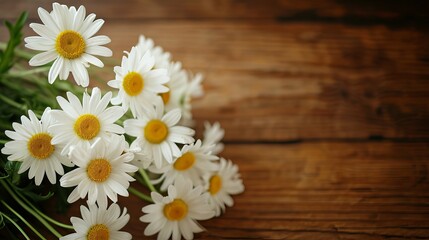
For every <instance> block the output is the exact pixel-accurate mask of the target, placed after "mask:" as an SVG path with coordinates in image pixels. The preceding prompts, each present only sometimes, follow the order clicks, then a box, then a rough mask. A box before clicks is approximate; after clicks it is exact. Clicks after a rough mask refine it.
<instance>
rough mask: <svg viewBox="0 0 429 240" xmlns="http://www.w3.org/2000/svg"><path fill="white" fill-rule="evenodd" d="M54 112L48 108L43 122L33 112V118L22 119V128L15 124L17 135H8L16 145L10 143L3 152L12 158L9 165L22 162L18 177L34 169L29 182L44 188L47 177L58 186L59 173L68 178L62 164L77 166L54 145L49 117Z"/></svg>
mask: <svg viewBox="0 0 429 240" xmlns="http://www.w3.org/2000/svg"><path fill="white" fill-rule="evenodd" d="M50 111H51V109H50V108H46V109H45V111H44V112H43V114H42V117H41V121H39V119H37V117H36V115H35V114H34V113H33V111H31V110H29V111H28V115H29V117H30V118H28V117H26V116H22V117H21V122H22V124H20V123H15V122H14V123H13V124H12V127H13V129H14V131H6V132H5V134H6V136H8V137H9V138H11V139H13V141H10V142H7V143H6V144H5V146H4V147H3V148H2V149H1V152H2V153H3V154H5V155H10V156H9V157H8V158H7V159H8V160H9V161H19V162H22V164H21V166H20V168H19V170H18V174H21V173H23V172H25V171H27V170H28V169H30V171H28V178H29V179H32V178H34V179H35V183H36V185H40V183H41V182H42V180H43V177H44V176H45V173H46V176H47V177H48V179H49V182H51V183H52V184H54V183H56V173H58V174H59V175H63V174H64V169H63V166H62V164H63V165H66V166H69V167H71V166H73V164H72V163H71V162H70V160H68V159H67V158H66V157H63V156H61V154H60V152H61V149H62V147H61V145H58V144H52V143H51V139H52V136H53V135H52V132H51V131H49V130H48V127H49V126H50V125H51V124H52V123H53V119H52V118H51V117H50V115H49V112H50Z"/></svg>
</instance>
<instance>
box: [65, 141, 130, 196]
mask: <svg viewBox="0 0 429 240" xmlns="http://www.w3.org/2000/svg"><path fill="white" fill-rule="evenodd" d="M125 149H126V141H125V138H124V136H123V135H122V136H118V135H115V134H112V135H111V136H110V138H109V139H108V141H106V142H103V141H100V140H97V141H95V142H94V144H92V145H91V146H89V143H88V144H86V145H83V146H82V147H80V148H74V150H73V151H72V152H71V154H70V156H71V159H72V161H73V163H74V164H76V166H77V168H76V169H74V170H73V171H71V172H68V173H66V174H65V175H64V176H63V177H61V179H60V183H61V186H62V187H73V186H77V187H76V188H75V189H74V190H73V191H72V192H71V193H70V195H69V197H68V199H67V201H68V202H69V203H72V202H75V201H77V200H78V199H79V198H84V197H85V196H86V195H87V194H88V202H89V203H90V204H93V203H95V202H98V203H100V204H107V197H109V198H110V200H112V201H113V202H116V201H117V200H118V197H117V195H118V194H119V195H121V196H125V197H127V196H128V191H127V189H128V187H129V186H130V183H129V182H131V181H134V178H132V177H131V176H130V175H129V173H133V172H136V171H137V170H138V168H137V167H136V166H134V165H132V164H130V163H129V162H130V161H131V160H133V154H132V153H130V152H127V153H124V154H123V152H124V151H125Z"/></svg>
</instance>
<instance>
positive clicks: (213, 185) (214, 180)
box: [209, 175, 222, 195]
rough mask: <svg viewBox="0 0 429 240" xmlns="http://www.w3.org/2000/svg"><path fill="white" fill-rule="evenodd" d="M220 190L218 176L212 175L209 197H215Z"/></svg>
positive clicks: (220, 184) (220, 182)
mask: <svg viewBox="0 0 429 240" xmlns="http://www.w3.org/2000/svg"><path fill="white" fill-rule="evenodd" d="M221 188H222V178H220V177H219V175H214V176H213V177H211V178H210V187H209V192H210V194H211V195H215V194H216V193H218V192H219V190H220V189H221Z"/></svg>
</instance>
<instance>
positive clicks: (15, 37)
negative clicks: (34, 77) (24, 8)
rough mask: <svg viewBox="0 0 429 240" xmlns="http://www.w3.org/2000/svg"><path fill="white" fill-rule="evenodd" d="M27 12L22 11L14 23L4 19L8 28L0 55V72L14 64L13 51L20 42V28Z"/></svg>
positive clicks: (5, 70)
mask: <svg viewBox="0 0 429 240" xmlns="http://www.w3.org/2000/svg"><path fill="white" fill-rule="evenodd" d="M27 16H28V14H27V12H23V13H22V14H21V15H20V16H19V18H18V20H17V21H16V23H15V25H13V24H12V23H10V22H9V21H5V22H4V24H5V25H6V27H7V28H8V30H9V35H10V36H9V41H8V43H7V47H6V50H5V51H4V53H3V54H1V55H0V74H2V73H5V72H7V71H8V70H9V69H10V68H11V67H12V66H13V64H14V51H15V48H16V47H17V46H18V45H19V44H20V43H21V38H22V33H21V31H22V28H23V27H24V24H25V21H26V20H27Z"/></svg>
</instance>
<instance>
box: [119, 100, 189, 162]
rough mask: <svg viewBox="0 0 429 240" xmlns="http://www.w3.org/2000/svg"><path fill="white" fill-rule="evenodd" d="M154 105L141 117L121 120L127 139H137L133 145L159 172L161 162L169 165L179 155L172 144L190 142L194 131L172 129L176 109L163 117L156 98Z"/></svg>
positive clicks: (175, 121)
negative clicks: (147, 155) (147, 157)
mask: <svg viewBox="0 0 429 240" xmlns="http://www.w3.org/2000/svg"><path fill="white" fill-rule="evenodd" d="M155 104H156V106H155V108H150V109H148V111H147V112H146V114H145V115H141V116H138V118H137V119H127V120H125V122H124V128H125V132H126V133H127V134H128V135H130V136H133V137H137V139H136V140H135V141H136V143H135V144H137V145H138V146H140V147H141V149H142V151H143V152H145V153H147V154H149V155H150V156H151V159H152V161H153V162H154V163H155V166H156V167H157V168H161V166H162V164H163V159H165V160H166V161H167V162H168V163H171V162H173V157H177V156H179V155H180V154H181V153H180V149H179V147H178V146H177V145H176V143H180V144H189V143H192V142H194V138H193V137H192V136H193V135H194V133H195V131H194V130H192V129H190V128H187V127H182V126H176V124H177V123H178V122H179V120H180V117H181V114H180V110H179V109H173V110H171V111H169V112H167V113H165V114H164V104H163V103H162V100H161V98H160V97H158V98H157V99H156V101H155Z"/></svg>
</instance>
